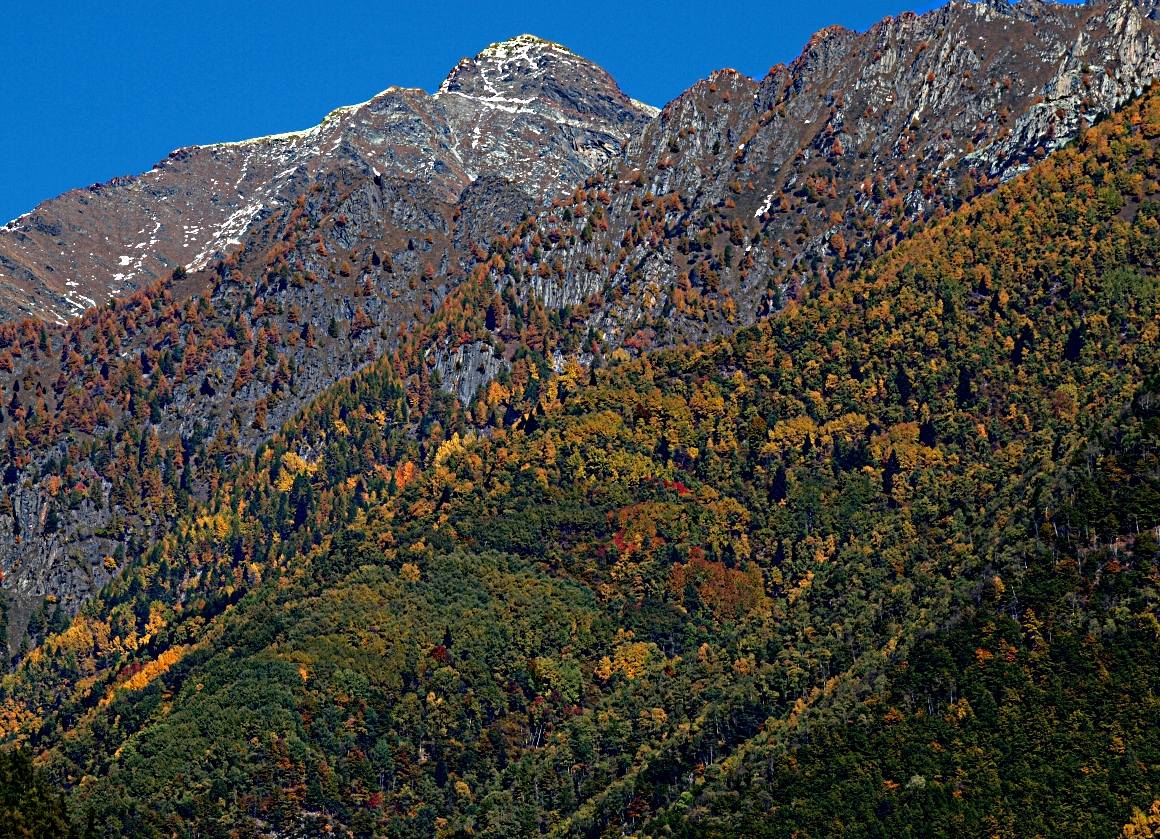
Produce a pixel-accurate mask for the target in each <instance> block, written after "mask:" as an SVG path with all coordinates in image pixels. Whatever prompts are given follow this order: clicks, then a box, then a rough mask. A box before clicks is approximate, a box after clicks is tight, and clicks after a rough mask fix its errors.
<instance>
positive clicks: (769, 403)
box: [0, 89, 1160, 839]
mask: <svg viewBox="0 0 1160 839" xmlns="http://www.w3.org/2000/svg"><path fill="white" fill-rule="evenodd" d="M1157 160H1160V95H1158V94H1157V93H1156V92H1155V91H1154V90H1151V89H1150V90H1148V91H1146V92H1145V93H1144V94H1143V95H1142V96H1141V97H1140V98H1139V99H1137V100H1135V101H1133V102H1131V103H1129V104H1127V105H1125V106H1124V107H1123V108H1122V109H1121V110H1120V111H1119V112H1118V113H1116V114H1115V115H1113V116H1112V117H1110V118H1109V119H1106V120H1104V121H1102V122H1101V123H1100V124H1099V125H1097V126H1094V127H1092V128H1089V129H1087V130H1085V131H1084V132H1083V134H1082V135H1081V136H1080V137H1079V138H1078V140H1077V142H1076V143H1074V144H1071V145H1069V146H1067V147H1066V148H1064V149H1061V150H1059V151H1057V152H1055V153H1053V154H1051V155H1049V156H1048V157H1047V158H1046V159H1045V160H1044V161H1042V162H1041V163H1039V164H1037V165H1035V166H1033V167H1032V168H1031V169H1030V170H1029V171H1028V172H1026V173H1024V174H1021V175H1017V176H1015V177H1013V178H1011V179H1009V180H1008V181H1007V182H1006V183H1003V184H1001V185H999V186H997V187H996V188H995V190H994V191H993V192H992V193H990V194H987V195H981V196H976V197H974V198H971V199H970V200H967V201H965V202H964V203H963V205H962V206H961V207H959V208H957V209H955V210H953V211H950V212H948V213H947V214H946V215H945V216H942V217H941V218H932V219H930V220H927V221H925V222H923V223H922V224H921V225H918V226H917V228H916V229H915V230H913V231H912V232H911V233H910V235H909V236H908V237H907V238H906V239H905V240H904V241H902V242H900V243H899V244H898V245H897V246H896V247H895V248H893V249H892V250H890V251H889V252H886V253H884V254H883V255H881V256H879V257H877V258H874V259H871V260H867V261H866V262H864V263H862V264H861V265H859V266H856V267H854V268H851V269H850V270H849V273H848V274H847V275H845V276H843V277H837V276H835V277H834V279H833V282H832V283H829V284H827V286H826V287H816V286H815V287H811V288H808V289H807V290H806V291H807V292H808V293H804V294H802V295H801V296H800V298H799V299H793V300H790V301H788V302H787V305H786V307H785V308H784V309H783V310H781V311H779V312H778V313H777V314H776V316H773V317H769V318H766V319H763V320H762V321H761V322H760V323H758V324H755V325H752V326H746V327H742V328H739V329H736V330H734V331H733V332H731V333H730V334H728V335H718V336H716V337H714V338H713V339H711V340H709V341H706V342H702V343H700V344H698V345H694V346H681V347H669V348H662V349H655V350H651V351H646V352H640V353H637V354H636V356H635V357H634V356H633V355H631V354H630V353H629V352H627V351H625V350H623V348H621V351H620V352H615V351H614V352H610V353H608V356H607V362H608V363H607V365H606V366H605V367H603V368H599V369H598V368H596V367H589V368H585V367H583V366H581V365H579V364H577V363H576V362H575V360H574V359H572V358H562V359H561V360H560V363H559V367H560V369H559V371H556V370H555V369H554V363H555V361H556V359H557V358H559V357H560V355H562V354H563V348H564V347H566V346H568V345H569V343H570V342H571V341H573V340H584V339H586V338H587V330H586V327H585V323H584V320H583V318H581V319H580V320H578V321H577V322H572V321H570V320H568V319H562V318H560V316H559V313H558V312H553V311H551V310H549V309H547V308H545V307H544V305H543V304H542V303H541V302H540V301H539V299H538V298H536V297H534V296H528V297H526V298H523V299H522V300H521V299H517V298H516V293H515V292H514V291H513V290H512V286H513V284H518V283H522V282H523V281H524V280H523V279H518V280H517V279H514V278H515V274H514V273H509V270H508V265H509V263H508V261H507V260H506V259H505V256H504V253H501V248H503V247H508V249H509V250H508V251H506V253H508V254H509V255H510V252H511V239H512V238H513V237H517V238H519V237H523V236H526V235H529V234H530V232H531V230H532V228H533V226H534V224H535V219H534V218H531V217H528V218H524V219H522V220H521V221H520V222H519V224H518V225H517V227H516V228H515V229H514V230H513V231H511V232H509V233H507V234H505V235H504V236H503V237H502V240H503V241H502V242H497V243H496V245H495V247H494V248H493V251H494V252H493V253H492V254H491V255H490V256H489V255H488V254H486V253H485V254H481V255H480V257H479V259H478V261H477V263H476V264H475V265H474V266H473V267H472V268H471V270H470V272H469V274H468V276H467V277H466V278H465V279H464V280H463V281H461V282H460V283H459V284H458V285H457V286H456V287H455V288H454V289H452V290H450V291H449V292H448V294H447V295H446V296H445V297H444V299H443V301H442V303H441V305H440V306H439V307H438V308H437V310H436V312H435V313H434V314H433V315H432V316H431V317H429V318H427V319H426V321H425V322H424V323H422V324H420V325H419V326H418V327H416V328H415V329H414V330H410V329H408V330H407V332H406V334H405V335H402V336H401V337H400V339H399V342H398V349H397V350H396V351H395V352H394V353H392V354H391V355H390V356H388V355H386V354H384V355H382V356H380V357H379V358H378V359H376V360H375V361H373V362H372V363H371V364H369V365H368V366H367V367H366V368H365V369H362V370H360V371H359V372H357V373H356V374H354V375H352V376H351V377H349V378H346V379H343V380H341V381H338V382H336V383H334V384H333V385H332V386H330V387H329V388H327V389H326V391H325V392H324V393H323V394H322V395H321V396H320V397H319V398H317V399H314V400H312V401H311V402H310V404H309V405H307V406H305V407H304V408H303V409H302V410H300V411H298V412H297V413H296V414H295V415H294V416H293V417H292V418H291V419H290V420H289V421H288V422H287V423H286V424H285V425H284V426H283V427H282V428H281V430H280V431H278V432H277V433H275V434H272V435H271V436H270V437H269V439H268V440H267V441H265V442H262V443H260V444H259V445H258V446H257V447H256V448H255V449H254V450H253V452H252V454H250V453H248V452H247V453H246V454H245V456H239V457H238V458H237V460H236V461H235V462H233V463H225V464H223V465H220V466H218V467H216V469H217V471H216V472H213V477H212V478H211V482H212V489H211V490H210V492H209V493H208V494H207V496H206V497H205V498H204V499H190V500H189V503H188V507H187V508H186V509H185V510H183V511H182V512H180V513H179V514H177V515H176V516H175V517H174V520H173V523H172V524H171V525H167V526H166V528H165V530H164V533H163V534H161V535H160V536H159V537H158V538H153V539H150V540H148V542H147V544H144V545H142V546H141V547H140V549H139V550H135V551H133V553H135V554H136V555H135V556H133V557H131V558H130V559H129V561H128V562H127V564H126V565H125V567H123V568H122V569H121V571H120V573H118V574H117V575H116V577H115V578H114V579H113V580H111V581H110V582H109V584H108V585H106V586H105V587H104V588H103V589H102V590H101V591H100V592H99V593H98V594H97V596H96V597H94V598H93V599H91V600H90V601H89V602H88V603H86V604H85V605H84V606H83V607H82V608H81V609H80V611H79V612H78V614H77V615H76V616H75V618H73V619H71V620H70V619H69V618H68V617H67V616H64V615H62V614H61V613H60V611H57V610H55V609H54V607H53V606H52V604H51V603H46V604H45V605H44V606H43V607H42V608H41V610H40V611H39V612H38V613H37V614H35V615H34V616H33V617H34V622H35V624H36V625H37V626H38V628H39V632H41V633H42V635H41V637H40V643H38V644H37V645H36V648H35V649H33V650H31V651H30V652H29V653H28V654H27V655H25V656H24V657H23V660H22V662H21V665H20V667H19V668H18V669H17V670H16V671H15V672H14V673H13V674H11V675H9V676H8V677H6V678H5V680H4V682H3V694H2V695H0V720H2V721H3V726H4V728H3V731H4V735H5V738H6V739H7V740H10V741H13V742H16V743H22V744H27V745H28V746H29V747H31V748H32V749H33V750H34V752H35V753H36V755H37V761H38V765H39V766H40V768H41V770H42V772H44V773H45V775H46V776H47V777H49V778H51V780H52V781H53V782H55V783H56V784H58V785H60V786H61V787H62V788H66V789H68V790H69V795H70V803H71V806H72V808H73V810H74V812H76V813H77V814H78V815H81V814H88V813H91V814H92V819H93V823H94V824H95V825H96V826H99V827H100V828H101V829H103V831H104V833H105V835H127V836H154V835H158V836H160V835H172V834H174V833H176V834H177V835H190V836H192V835H221V836H228V835H230V834H231V833H237V834H238V835H246V834H249V835H265V836H278V837H289V836H314V835H321V834H324V833H326V834H332V835H353V836H374V835H389V836H403V837H409V836H415V837H419V836H430V835H433V834H436V835H449V836H467V835H484V836H497V837H498V836H523V835H537V834H540V835H552V836H583V837H598V836H606V835H641V836H667V835H673V834H676V835H680V836H689V837H701V836H705V837H710V836H734V835H758V836H777V837H781V836H785V837H790V836H799V837H800V836H803V835H806V836H821V835H833V834H835V833H844V834H846V835H853V836H883V835H908V834H909V835H932V836H936V835H949V836H977V835H990V834H992V833H996V832H997V833H999V834H1000V835H1004V834H1005V835H1009V836H1012V837H1028V839H1030V837H1035V836H1048V835H1051V836H1062V837H1093V836H1094V837H1109V838H1110V837H1115V836H1118V835H1121V834H1123V835H1125V836H1131V835H1147V834H1139V833H1136V834H1133V833H1131V832H1128V830H1127V829H1126V828H1125V827H1124V826H1125V825H1126V824H1131V823H1135V824H1137V825H1141V824H1142V825H1145V826H1147V823H1148V821H1149V817H1148V816H1145V815H1144V813H1145V812H1147V811H1149V810H1150V809H1151V808H1152V806H1153V801H1155V800H1156V798H1157V795H1156V790H1157V788H1158V785H1160V770H1158V767H1160V753H1158V751H1157V743H1156V740H1155V737H1154V731H1155V730H1156V726H1157V725H1158V724H1160V720H1158V719H1157V708H1156V702H1155V696H1156V695H1157V692H1158V691H1160V665H1158V662H1160V633H1158V632H1157V625H1158V624H1157V619H1156V610H1157V607H1158V605H1160V604H1158V602H1157V590H1158V589H1157V585H1156V583H1157V580H1158V579H1160V566H1158V565H1157V561H1158V559H1160V548H1158V541H1157V537H1156V533H1157V531H1156V528H1157V527H1160V476H1158V474H1157V461H1156V451H1157V450H1158V442H1160V441H1158V440H1157V435H1158V434H1160V414H1158V412H1157V405H1158V404H1160V402H1158V401H1157V398H1158V392H1160V373H1158V371H1160V344H1158V342H1157V341H1156V337H1157V334H1160V280H1158V278H1157V276H1156V265H1157V254H1158V253H1160V183H1157V180H1156V178H1155V177H1153V176H1154V174H1155V173H1156V172H1157ZM585 189H586V191H587V188H585ZM656 200H657V201H659V200H660V199H659V197H657V198H656ZM596 203H597V204H599V203H600V202H599V201H597V202H596ZM581 204H582V205H583V206H584V208H585V210H595V206H591V205H590V204H589V202H587V201H583V202H580V203H579V204H571V203H570V204H569V206H572V207H578V206H580V205H581ZM642 208H643V207H642ZM585 215H586V216H587V217H589V218H590V217H591V214H590V213H585ZM505 243H506V244H505ZM231 270H232V269H231ZM230 282H233V281H232V280H231V281H230ZM291 287H292V286H291ZM497 298H498V300H499V303H498V304H497V303H496V300H497ZM203 300H204V298H203ZM212 305H215V306H216V305H217V304H216V303H214V304H212ZM199 306H200V304H198V303H193V304H191V305H190V309H192V310H193V311H194V312H196V311H197V310H198V308H199ZM501 306H502V308H501ZM145 308H146V309H150V308H151V306H146V307H145ZM131 311H133V310H131V309H130V308H129V307H125V308H124V309H123V310H122V311H121V314H125V313H129V312H131ZM113 314H115V313H110V314H108V315H106V317H107V318H108V320H109V321H110V322H114V319H113ZM552 315H555V316H556V317H555V318H553V317H552ZM501 316H502V318H503V325H501V323H500V322H499V321H500V318H501ZM205 317H206V318H210V317H212V315H209V314H208V313H206V315H205ZM144 320H145V317H144V316H143V317H142V318H141V321H144ZM191 320H192V317H191ZM489 321H495V324H494V326H495V328H496V329H497V330H500V331H501V332H502V331H507V332H509V333H512V334H513V336H518V343H519V347H518V348H517V349H516V350H515V352H514V353H513V354H512V357H511V358H510V359H506V356H505V359H506V360H508V361H509V363H510V367H503V368H502V369H499V370H497V372H496V375H495V376H494V378H492V379H491V380H490V381H489V382H488V384H487V386H486V388H484V389H483V393H482V394H481V396H480V397H479V398H476V399H473V400H472V401H471V402H470V403H469V404H468V405H466V406H465V405H464V404H463V403H462V402H461V401H460V400H458V399H456V398H454V397H453V395H452V394H449V393H446V392H444V391H443V390H442V389H441V376H440V375H438V374H437V370H438V369H439V368H438V365H437V364H436V363H434V359H433V358H432V355H433V352H432V348H433V347H435V346H438V345H439V343H440V342H443V345H444V347H446V346H447V342H448V340H449V339H450V340H451V342H455V341H458V340H460V336H462V335H463V334H464V333H467V334H470V335H482V334H484V333H486V332H488V331H490V329H491V327H489V325H488V323H489ZM517 323H518V327H517ZM264 328H265V327H264ZM511 343H512V344H515V343H516V339H515V337H513V339H512V341H511ZM33 345H35V340H34V342H33ZM460 346H464V345H463V344H460ZM497 349H500V348H498V347H497ZM506 349H507V347H506V345H505V347H504V348H503V351H506ZM136 433H137V431H135V430H133V429H132V428H130V430H129V431H128V433H127V434H126V435H124V436H123V437H122V439H121V440H119V441H118V440H113V443H114V444H115V449H116V451H114V452H112V454H115V455H116V456H117V457H118V458H120V459H121V460H120V465H119V467H118V469H119V470H120V473H119V474H118V477H117V480H118V481H122V482H123V481H124V480H125V479H126V476H127V475H130V474H131V471H132V470H133V469H138V470H139V471H140V473H141V475H142V479H141V481H140V486H141V487H142V488H143V490H144V491H142V492H141V493H140V495H141V496H142V497H143V498H145V499H149V500H150V503H152V500H153V499H155V498H156V499H161V498H163V497H164V487H165V486H169V484H168V482H169V481H170V480H172V481H173V482H174V483H175V484H177V485H179V483H180V470H181V469H182V466H181V465H180V464H178V463H177V456H178V454H179V450H178V449H173V450H172V451H173V454H172V455H170V454H169V453H168V452H166V451H163V450H157V449H154V448H152V445H153V444H152V443H150V441H149V439H148V438H146V437H135V436H134V435H135V434H136ZM84 453H85V454H86V456H87V457H90V458H92V457H94V456H95V455H98V454H100V451H99V447H98V448H97V449H96V450H94V448H92V447H89V446H87V444H86V449H85V452H84ZM216 453H217V454H220V455H222V456H224V455H226V454H227V452H226V450H225V449H218V450H217V452H216ZM204 463H205V464H206V466H205V468H206V469H207V471H209V470H211V469H214V468H215V467H214V466H213V465H212V464H213V460H212V458H207V459H206V460H205V461H204ZM150 470H156V475H157V479H158V480H160V482H161V484H162V490H161V491H159V492H158V493H154V492H153V491H151V490H148V489H146V488H147V487H148V486H149V483H148V480H147V479H146V478H145V477H144V474H145V473H146V472H148V471H150ZM128 494H129V495H130V496H131V495H132V494H133V493H131V492H129V493H128Z"/></svg>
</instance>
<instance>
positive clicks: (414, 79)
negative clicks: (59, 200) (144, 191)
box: [0, 0, 938, 224]
mask: <svg viewBox="0 0 1160 839" xmlns="http://www.w3.org/2000/svg"><path fill="white" fill-rule="evenodd" d="M935 5H938V3H937V2H931V0H926V2H924V3H920V4H918V5H915V4H914V3H909V4H908V3H907V2H906V0H861V2H854V1H853V0H812V1H811V2H800V0H767V1H766V2H734V0H716V2H685V0H668V2H632V0H619V1H618V2H604V1H603V0H586V2H572V0H547V2H544V0H540V2H523V0H513V1H512V2H504V3H485V2H476V3H450V2H448V3H441V4H433V3H424V2H417V0H412V2H405V3H396V2H382V0H380V1H379V2H375V0H343V2H303V0H279V2H266V0H262V2H247V0H233V2H223V0H197V1H196V2H166V0H150V2H140V1H139V0H134V1H133V2H123V1H122V0H106V2H103V3H94V2H92V0H85V2H78V0H57V2H54V3H36V2H24V3H18V2H16V0H0V9H2V10H3V24H2V25H0V72H2V73H3V78H2V79H0V224H3V222H5V221H7V220H8V219H11V218H14V217H16V216H17V215H20V214H21V213H24V212H27V211H29V210H31V209H32V208H33V207H34V206H35V205H36V204H38V203H39V202H40V201H42V200H44V199H46V198H51V197H53V196H55V195H58V194H60V193H61V192H64V191H65V190H68V189H71V188H73V187H79V186H86V185H88V184H91V183H94V182H98V181H105V180H108V179H109V178H111V177H113V176H116V175H127V174H134V173H137V172H141V171H145V170H147V169H149V168H150V167H152V165H153V164H154V163H155V162H156V161H158V160H160V159H161V158H163V157H164V156H165V155H167V154H168V153H169V152H170V151H171V150H172V149H175V148H179V147H181V146H188V145H194V144H198V143H211V142H217V141H223V140H241V139H245V138H247V137H254V136H259V135H262V134H273V133H278V132H282V131H292V130H296V129H300V128H306V127H309V126H311V125H314V124H316V123H318V122H319V121H320V120H321V118H322V117H323V116H324V115H325V114H326V113H328V112H329V111H331V110H333V109H334V108H336V107H338V106H340V105H347V104H352V103H355V102H362V101H365V100H367V99H369V98H371V97H372V96H374V95H375V94H376V93H378V92H379V91H381V90H383V89H384V88H386V87H389V86H390V85H393V84H395V85H401V86H407V87H421V88H424V89H426V90H429V91H431V90H434V89H435V88H436V87H438V85H439V83H440V82H441V81H442V80H443V78H444V77H445V76H446V74H447V72H448V71H449V70H450V69H451V68H452V67H453V66H454V65H455V63H456V62H457V61H458V60H459V59H460V58H462V57H463V56H465V55H475V54H476V53H477V52H479V51H480V50H481V49H482V48H483V47H485V46H486V45H487V44H489V43H492V42H494V41H500V40H503V39H505V38H509V37H512V36H514V35H518V34H521V33H524V32H528V33H531V34H533V35H538V36H540V37H542V38H548V39H550V40H553V41H558V42H560V43H562V44H564V45H565V46H568V47H569V48H571V49H572V50H574V51H575V52H578V53H580V54H581V55H583V56H585V57H587V58H590V59H592V60H593V61H595V62H596V63H598V64H600V65H601V66H603V67H604V68H605V69H607V70H608V71H609V72H611V73H612V75H613V77H614V78H616V80H617V81H618V82H619V83H620V86H621V88H622V89H623V90H624V91H625V92H626V93H627V94H629V95H630V96H632V97H634V98H636V99H640V100H643V101H645V102H648V103H650V104H653V105H657V106H661V105H664V104H665V103H666V102H667V101H669V100H670V99H672V98H673V97H675V96H676V95H677V94H679V93H680V92H681V91H682V90H684V89H685V88H687V87H688V86H689V85H691V84H692V83H693V82H695V81H697V80H698V79H700V78H704V77H705V76H706V75H708V74H709V73H710V72H711V71H712V70H715V69H719V68H721V67H733V68H734V69H737V70H739V71H741V72H743V73H745V74H747V75H751V76H754V77H757V78H760V77H761V76H763V75H764V74H765V73H766V71H767V70H768V69H769V67H770V66H771V65H773V64H776V63H777V62H779V61H788V60H790V59H792V58H793V57H794V56H796V55H797V54H798V53H799V52H800V51H801V47H802V45H803V44H804V43H805V42H806V40H807V39H808V38H809V36H810V34H811V33H813V32H814V31H816V30H818V29H820V28H822V27H823V26H828V25H830V24H835V23H840V24H842V25H844V26H847V27H850V28H853V29H865V28H867V27H868V26H870V25H871V24H873V23H874V22H875V21H877V20H879V19H880V18H882V17H884V16H886V15H888V14H897V13H899V12H903V11H907V10H911V11H919V12H921V11H924V10H926V9H928V8H932V7H934V6H935Z"/></svg>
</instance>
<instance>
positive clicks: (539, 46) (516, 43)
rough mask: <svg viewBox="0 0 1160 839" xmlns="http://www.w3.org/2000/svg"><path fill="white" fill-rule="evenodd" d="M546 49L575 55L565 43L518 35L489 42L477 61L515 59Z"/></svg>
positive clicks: (477, 57)
mask: <svg viewBox="0 0 1160 839" xmlns="http://www.w3.org/2000/svg"><path fill="white" fill-rule="evenodd" d="M545 50H554V51H557V52H563V53H566V54H568V55H573V54H574V53H573V52H572V50H570V49H568V48H567V47H566V46H564V45H563V44H557V43H556V42H554V41H548V40H545V39H543V38H537V37H536V36H535V35H528V34H524V35H516V36H515V37H514V38H508V39H507V40H506V41H499V42H498V43H494V44H489V45H488V46H487V47H486V48H485V49H483V50H481V51H480V53H479V55H477V56H476V57H475V60H476V61H482V60H484V59H487V58H499V59H504V60H507V59H513V58H520V57H522V56H525V55H529V54H531V53H533V52H541V51H545Z"/></svg>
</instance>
